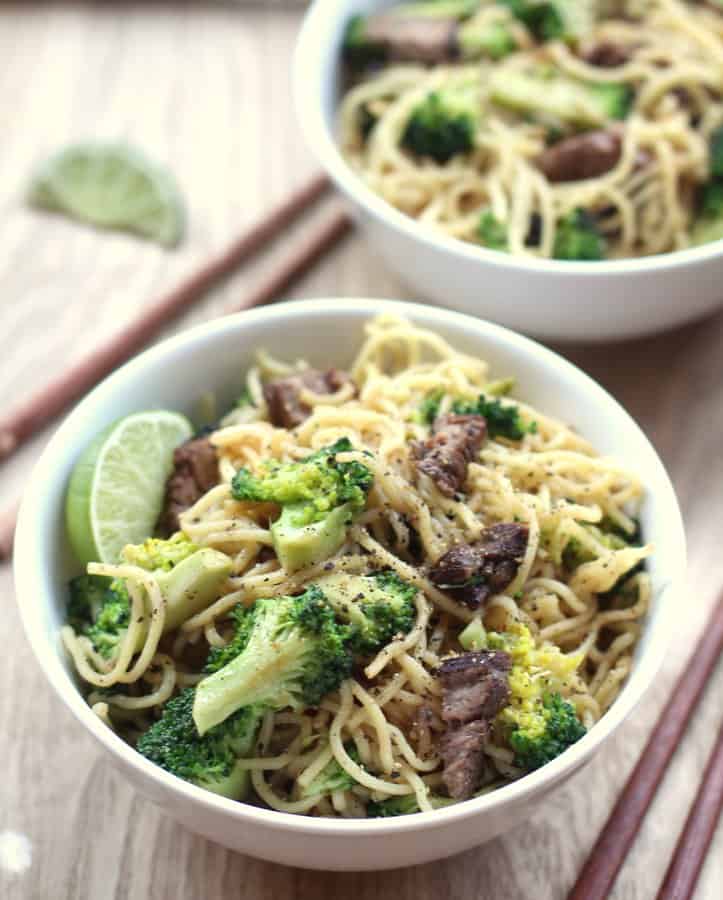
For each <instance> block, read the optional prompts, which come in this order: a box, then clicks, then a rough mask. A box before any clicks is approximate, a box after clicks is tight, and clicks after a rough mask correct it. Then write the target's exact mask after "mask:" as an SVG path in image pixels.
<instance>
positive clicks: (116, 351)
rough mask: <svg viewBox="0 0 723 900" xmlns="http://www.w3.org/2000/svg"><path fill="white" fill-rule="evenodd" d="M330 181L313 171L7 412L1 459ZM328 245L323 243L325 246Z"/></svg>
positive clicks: (263, 295) (0, 430) (1, 426)
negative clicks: (204, 261) (241, 231)
mask: <svg viewBox="0 0 723 900" xmlns="http://www.w3.org/2000/svg"><path fill="white" fill-rule="evenodd" d="M329 186H330V183H329V180H328V179H327V177H326V176H325V175H323V174H317V175H315V176H314V177H313V178H311V179H310V180H309V181H308V182H306V184H304V185H303V186H302V187H301V188H300V189H299V190H298V191H296V192H294V193H293V194H291V195H290V196H289V197H287V198H286V199H285V200H284V201H283V202H282V203H280V204H279V205H278V206H276V207H275V208H274V209H272V211H271V212H270V213H269V214H268V215H267V216H265V217H264V218H263V219H261V220H260V221H259V222H257V223H256V224H255V225H253V226H252V227H251V228H250V229H249V230H248V231H246V232H245V233H244V234H242V235H241V237H239V238H238V239H237V240H235V241H234V242H233V243H231V244H230V245H229V246H228V247H227V248H226V249H225V250H223V251H222V252H221V253H220V254H219V255H218V256H216V257H214V258H213V259H211V261H210V262H208V263H207V264H206V265H204V266H202V267H201V268H200V269H198V270H197V271H196V272H194V273H193V274H192V275H190V276H188V277H187V278H185V279H184V280H183V281H182V282H181V283H180V284H178V285H177V286H176V287H175V288H173V289H172V290H171V291H169V293H167V294H165V295H164V296H162V297H160V298H159V299H158V300H156V301H155V302H153V303H151V304H150V305H149V306H148V307H147V308H146V310H145V312H143V313H141V314H140V315H139V316H138V317H137V318H136V319H134V320H133V321H132V322H130V323H129V324H128V325H126V326H125V327H124V328H123V329H121V330H120V331H119V332H118V333H117V334H114V335H113V336H112V337H111V338H110V339H109V340H108V341H106V342H105V343H103V344H101V345H100V346H99V347H98V348H97V349H96V350H94V351H93V352H91V353H89V354H88V355H87V356H86V357H84V358H83V359H81V360H80V361H79V362H77V363H76V364H75V365H72V366H70V367H69V368H68V369H67V370H66V371H65V372H63V373H62V374H61V375H60V376H59V377H58V378H57V379H56V380H55V381H53V382H52V383H51V384H49V385H47V386H46V387H44V388H42V389H41V390H39V391H37V392H36V393H35V394H33V395H32V396H31V397H30V398H29V399H28V400H26V401H25V402H24V403H21V404H20V405H19V406H17V407H16V408H15V409H12V410H11V411H10V412H9V413H8V414H7V415H5V416H2V417H0V460H3V459H7V457H8V456H10V455H11V454H12V453H14V452H15V450H17V449H18V447H20V446H21V444H22V443H23V442H24V441H26V440H27V439H28V438H29V437H31V436H32V435H33V434H35V432H36V431H39V430H40V429H41V428H42V427H43V426H45V425H46V424H47V423H48V420H49V419H51V418H53V417H54V416H57V415H58V414H59V413H61V412H62V411H63V410H64V409H66V408H67V407H68V406H69V405H70V404H71V403H72V402H73V401H74V400H77V399H78V397H80V396H81V395H82V394H84V393H85V392H86V391H88V390H90V388H91V387H93V386H94V385H95V384H97V382H98V381H100V380H101V378H103V377H104V376H105V375H107V374H108V373H109V372H112V371H113V369H115V368H116V367H117V366H118V365H120V363H122V362H125V361H126V360H127V359H129V358H130V357H131V356H132V355H133V354H134V353H135V352H136V351H138V350H139V349H140V348H141V347H143V346H144V345H145V344H147V343H148V342H149V341H150V339H151V338H152V337H153V336H154V335H155V334H157V333H158V332H159V331H160V329H161V328H162V327H163V326H164V325H167V324H168V323H169V322H170V321H171V320H172V319H173V318H174V317H175V316H177V315H178V314H179V313H181V312H182V311H183V310H184V309H186V308H187V307H189V306H190V305H191V304H192V303H194V302H195V301H196V300H198V299H199V298H200V297H201V296H203V295H204V294H205V293H206V292H207V291H208V290H209V289H210V288H211V287H212V286H213V285H215V284H216V283H218V282H219V281H220V280H221V279H222V278H224V277H225V276H227V275H229V274H230V273H231V272H233V271H234V270H235V269H237V268H238V267H239V266H240V265H241V264H242V263H244V262H246V261H247V260H248V259H249V258H250V257H251V256H253V255H254V254H255V253H257V252H258V251H259V250H261V249H262V248H263V247H264V245H265V244H266V243H268V242H269V241H271V240H272V239H273V238H274V237H276V236H277V235H278V234H279V233H280V232H281V231H282V230H283V229H284V228H286V227H287V226H288V225H290V224H291V223H292V222H293V221H294V220H295V219H296V218H298V216H299V215H300V214H301V213H302V212H304V210H306V209H307V208H308V207H309V206H311V204H312V203H314V202H315V201H316V200H317V199H318V198H319V197H320V196H321V195H322V194H323V193H324V192H325V191H326V190H327V189H328V188H329ZM313 244H314V242H313V241H311V242H309V245H305V246H304V247H302V249H301V250H300V251H299V254H298V257H299V258H298V260H297V266H300V267H301V270H302V271H303V269H304V268H306V267H308V266H309V265H311V264H312V263H313V262H314V261H315V260H316V258H317V257H318V256H319V255H320V254H319V253H314V248H313ZM326 246H327V245H326V244H325V245H324V249H326ZM322 252H323V251H322ZM304 254H307V255H310V259H308V260H306V259H305V257H304ZM305 262H306V265H304V263H305ZM289 264H291V261H290V263H289ZM293 268H294V266H293V265H292V269H293ZM280 289H281V288H278V287H276V288H275V290H280ZM268 294H269V291H263V290H260V291H259V292H258V296H256V295H254V294H252V295H251V296H249V297H247V298H246V300H245V302H244V303H243V304H241V306H240V307H239V309H247V308H248V307H250V306H254V305H258V304H259V303H266V302H267V301H268V299H269V296H268Z"/></svg>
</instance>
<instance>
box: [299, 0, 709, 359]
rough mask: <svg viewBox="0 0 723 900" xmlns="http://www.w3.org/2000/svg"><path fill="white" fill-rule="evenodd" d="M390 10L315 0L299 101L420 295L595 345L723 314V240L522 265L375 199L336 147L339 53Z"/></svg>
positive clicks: (394, 262)
mask: <svg viewBox="0 0 723 900" xmlns="http://www.w3.org/2000/svg"><path fill="white" fill-rule="evenodd" d="M397 2H398V0H397ZM389 5H390V3H389V2H388V0H316V2H315V3H314V4H313V6H312V7H311V9H310V10H309V12H308V13H307V16H306V19H305V21H304V26H303V28H302V30H301V34H300V37H299V41H298V44H297V48H296V55H295V60H294V71H293V79H294V91H295V98H296V111H297V116H298V119H299V122H300V124H301V126H302V129H303V131H304V133H305V135H306V139H307V141H308V143H309V146H310V147H311V150H312V151H313V153H314V154H315V156H316V158H317V159H318V161H319V162H320V163H321V165H322V166H323V168H324V169H325V170H326V172H327V173H328V174H329V175H330V177H331V178H332V180H333V181H334V183H335V184H336V186H337V187H338V188H339V189H340V190H341V191H342V192H343V194H344V195H345V196H346V198H347V200H348V201H349V203H350V205H351V212H352V215H353V216H354V218H355V220H356V221H357V223H358V225H359V226H360V228H361V229H362V230H363V231H364V232H365V234H366V235H367V237H368V239H369V241H370V243H371V244H372V245H373V247H374V248H375V249H376V250H377V251H378V253H379V255H380V256H381V257H382V258H383V259H384V260H385V262H386V263H387V265H388V266H389V268H390V269H391V270H392V271H393V272H395V273H396V274H397V275H398V276H399V277H400V278H401V279H402V280H404V281H405V282H407V283H408V284H410V285H411V286H412V287H413V288H414V290H415V293H416V294H417V295H418V296H421V297H424V298H426V299H429V300H433V301H434V302H436V303H438V304H440V305H441V306H446V307H448V308H450V309H456V310H458V311H459V312H465V313H469V314H470V315H474V316H480V317H482V318H486V319H490V320H492V321H494V322H498V323H500V324H502V325H507V326H508V327H510V328H514V329H516V330H518V331H522V332H525V333H527V334H533V335H535V336H537V337H541V338H548V339H564V340H572V339H584V340H588V341H601V340H610V339H614V338H629V337H635V336H638V335H642V334H649V333H652V332H656V331H662V330H664V329H666V328H671V327H672V326H674V325H681V324H683V323H684V322H688V321H691V320H693V319H696V318H699V317H700V316H703V315H705V314H706V313H708V312H711V311H712V310H713V309H715V308H716V307H717V306H720V305H723V241H717V242H715V243H712V244H707V245H705V246H702V247H695V248H692V249H690V250H679V251H677V252H675V253H666V254H661V255H660V256H653V257H647V258H643V259H629V260H618V261H610V262H577V263H576V262H562V261H556V260H536V259H527V258H518V257H513V256H510V255H508V254H505V253H498V252H495V251H492V250H486V249H484V248H482V247H477V246H474V245H473V244H469V243H464V242H463V241H458V240H455V239H453V238H448V237H445V236H444V235H441V234H438V233H437V232H435V231H434V230H432V229H431V228H425V227H423V226H421V225H419V224H418V223H417V222H415V221H414V219H412V218H410V217H409V216H406V215H404V214H403V213H401V212H399V211H398V210H396V209H395V208H394V207H392V206H391V205H389V204H388V203H386V202H385V201H384V200H382V199H381V197H379V196H377V195H376V194H375V193H374V192H373V191H372V190H370V189H369V188H368V187H367V186H366V185H365V184H364V182H363V181H362V180H361V179H360V178H359V177H358V176H357V174H356V173H355V172H354V171H353V170H352V169H351V168H350V167H349V165H348V164H347V163H346V162H345V160H344V158H343V157H342V155H341V152H340V150H339V147H338V145H337V143H336V139H335V132H336V126H335V121H336V110H337V105H338V99H339V74H340V68H339V48H340V44H341V40H342V37H343V33H344V28H345V25H346V23H347V21H348V19H349V18H350V16H352V15H353V14H356V13H368V12H370V11H372V10H376V9H379V8H381V7H384V6H389Z"/></svg>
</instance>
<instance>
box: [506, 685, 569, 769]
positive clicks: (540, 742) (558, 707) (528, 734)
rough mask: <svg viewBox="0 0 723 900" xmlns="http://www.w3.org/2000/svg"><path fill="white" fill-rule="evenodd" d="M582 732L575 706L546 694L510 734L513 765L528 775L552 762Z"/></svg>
mask: <svg viewBox="0 0 723 900" xmlns="http://www.w3.org/2000/svg"><path fill="white" fill-rule="evenodd" d="M585 733H586V730H585V726H584V725H583V724H582V723H581V722H580V720H579V719H578V718H577V714H576V713H575V707H574V706H573V705H572V704H571V703H568V702H567V701H566V700H563V699H562V697H561V696H560V695H559V694H547V695H546V696H545V697H544V699H543V701H542V704H541V705H540V706H539V707H538V709H537V710H536V711H535V713H534V714H533V715H531V716H530V717H529V721H526V722H525V725H524V726H523V727H520V728H516V729H515V730H514V731H513V732H512V733H511V734H510V746H511V747H512V749H513V750H514V751H515V765H516V766H519V767H520V768H521V769H525V770H526V771H528V772H531V771H532V770H533V769H539V768H540V766H544V765H545V764H546V763H549V762H552V760H553V759H556V758H557V757H558V756H559V755H560V754H561V753H562V752H563V751H565V750H567V748H568V747H570V746H572V744H574V743H575V741H579V740H580V738H581V737H583V736H584V735H585Z"/></svg>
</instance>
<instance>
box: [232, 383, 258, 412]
mask: <svg viewBox="0 0 723 900" xmlns="http://www.w3.org/2000/svg"><path fill="white" fill-rule="evenodd" d="M247 406H255V403H254V401H253V397H252V396H251V391H250V390H249V389H248V387H244V388H243V389H242V390H241V393H240V394H239V395H238V397H237V398H236V402H235V403H234V408H235V409H245V408H246V407H247Z"/></svg>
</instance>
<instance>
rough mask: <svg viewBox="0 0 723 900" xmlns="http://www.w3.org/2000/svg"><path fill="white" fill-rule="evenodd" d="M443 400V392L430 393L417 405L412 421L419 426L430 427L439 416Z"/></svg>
mask: <svg viewBox="0 0 723 900" xmlns="http://www.w3.org/2000/svg"><path fill="white" fill-rule="evenodd" d="M443 398H444V391H442V390H436V391H430V392H429V393H428V394H427V395H426V396H425V397H424V399H423V400H422V402H421V403H420V404H419V409H418V410H417V411H416V412H415V414H414V421H415V422H418V423H419V424H420V425H431V424H432V422H434V420H435V419H436V418H437V416H438V415H439V410H440V407H441V405H442V399H443Z"/></svg>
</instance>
